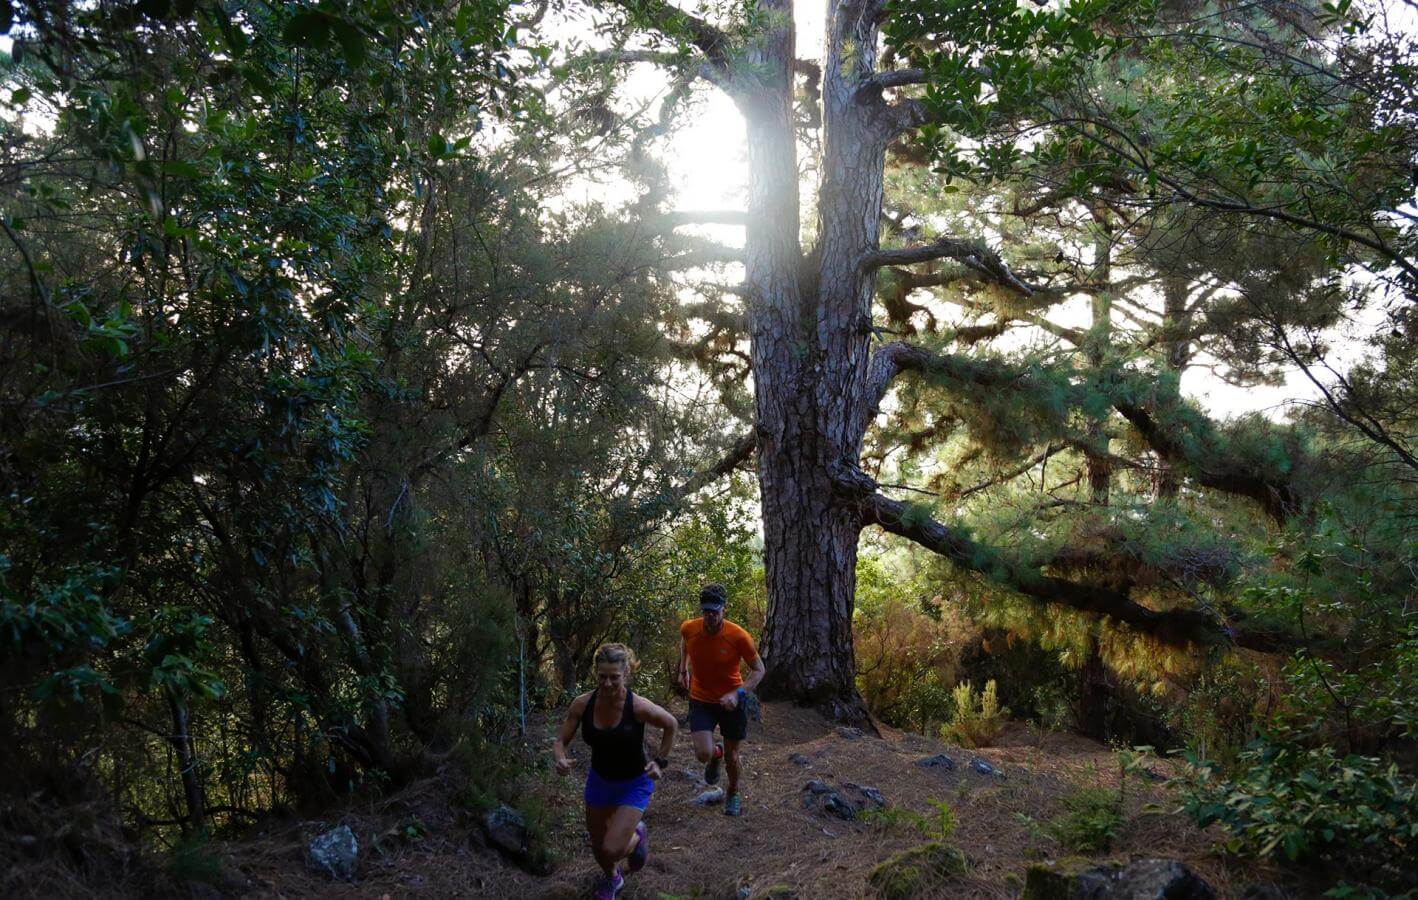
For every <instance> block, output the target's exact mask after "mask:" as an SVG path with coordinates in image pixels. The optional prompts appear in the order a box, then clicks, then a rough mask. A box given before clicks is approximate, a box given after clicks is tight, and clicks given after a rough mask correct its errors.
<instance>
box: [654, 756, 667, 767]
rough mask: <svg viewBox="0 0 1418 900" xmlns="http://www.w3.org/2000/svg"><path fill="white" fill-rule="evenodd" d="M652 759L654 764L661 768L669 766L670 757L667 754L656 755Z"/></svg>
mask: <svg viewBox="0 0 1418 900" xmlns="http://www.w3.org/2000/svg"><path fill="white" fill-rule="evenodd" d="M653 759H654V760H655V765H657V766H659V767H660V768H661V769H668V768H669V767H670V758H669V757H668V756H656V757H653Z"/></svg>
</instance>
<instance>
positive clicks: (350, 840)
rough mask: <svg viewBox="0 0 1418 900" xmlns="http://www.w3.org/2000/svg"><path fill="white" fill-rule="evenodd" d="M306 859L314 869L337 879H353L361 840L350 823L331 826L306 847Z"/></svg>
mask: <svg viewBox="0 0 1418 900" xmlns="http://www.w3.org/2000/svg"><path fill="white" fill-rule="evenodd" d="M305 861H306V862H307V863H309V864H310V867H311V868H312V869H315V870H316V871H317V872H324V873H325V874H327V875H329V876H330V877H331V878H333V879H335V880H336V881H353V880H354V873H355V864H356V863H357V862H359V841H357V840H355V835H354V832H353V831H351V830H350V826H348V825H341V826H340V827H338V828H331V829H330V830H329V831H326V832H324V833H322V834H321V835H319V836H318V837H316V838H315V840H313V841H311V842H310V845H309V846H308V847H306V848H305Z"/></svg>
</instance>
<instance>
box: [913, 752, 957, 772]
mask: <svg viewBox="0 0 1418 900" xmlns="http://www.w3.org/2000/svg"><path fill="white" fill-rule="evenodd" d="M916 765H918V766H924V767H925V768H927V769H945V770H946V771H952V770H954V769H955V760H953V759H951V758H950V757H948V756H946V755H945V754H944V753H937V754H936V755H935V756H925V757H922V758H920V759H918V760H916Z"/></svg>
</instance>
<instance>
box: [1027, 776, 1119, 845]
mask: <svg viewBox="0 0 1418 900" xmlns="http://www.w3.org/2000/svg"><path fill="white" fill-rule="evenodd" d="M1062 802H1063V807H1064V811H1063V812H1062V813H1060V814H1059V815H1057V816H1055V817H1054V818H1053V819H1050V820H1049V822H1048V823H1047V824H1046V825H1045V826H1044V833H1045V834H1047V835H1049V837H1051V838H1053V839H1054V840H1056V841H1058V842H1059V843H1060V844H1063V845H1064V846H1065V847H1067V848H1068V849H1070V850H1073V851H1075V852H1078V853H1096V852H1098V851H1101V850H1107V849H1108V848H1109V847H1110V846H1112V844H1113V841H1114V840H1115V839H1116V838H1117V836H1118V832H1119V831H1121V830H1122V827H1123V821H1124V820H1123V811H1122V803H1121V795H1120V794H1119V793H1115V792H1113V791H1110V790H1108V789H1107V788H1104V787H1085V788H1080V789H1079V790H1077V791H1075V792H1074V793H1072V794H1069V795H1068V796H1066V797H1064V798H1063V801H1062Z"/></svg>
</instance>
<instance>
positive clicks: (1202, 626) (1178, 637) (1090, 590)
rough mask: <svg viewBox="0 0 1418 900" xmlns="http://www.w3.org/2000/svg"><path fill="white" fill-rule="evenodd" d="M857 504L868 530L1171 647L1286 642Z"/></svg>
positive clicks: (863, 499)
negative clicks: (1058, 573) (1047, 570)
mask: <svg viewBox="0 0 1418 900" xmlns="http://www.w3.org/2000/svg"><path fill="white" fill-rule="evenodd" d="M846 490H847V492H848V493H849V494H851V493H853V492H854V491H856V487H855V485H851V486H848V487H847V489H846ZM854 500H855V502H856V503H857V504H858V507H859V509H860V510H861V515H862V524H863V525H876V526H877V527H879V528H881V529H882V530H883V531H889V532H891V533H892V534H895V535H899V536H901V537H904V538H906V539H907V540H910V541H914V542H915V543H917V544H920V545H921V546H922V547H925V548H926V549H928V550H930V551H932V552H934V553H938V554H940V555H941V556H944V557H945V558H947V559H949V560H950V561H951V562H953V563H954V564H955V565H956V566H958V567H960V568H962V569H965V570H966V571H969V572H976V573H978V574H980V575H982V576H984V577H985V578H986V579H988V580H989V581H991V582H993V583H995V584H997V585H1000V586H1001V587H1004V588H1006V589H1008V590H1010V591H1013V592H1015V593H1018V594H1022V595H1024V596H1026V597H1031V598H1033V599H1035V600H1039V601H1043V602H1045V603H1057V604H1059V605H1062V606H1067V607H1069V608H1070V609H1076V610H1079V611H1080V612H1086V613H1092V614H1094V615H1101V616H1108V617H1109V618H1111V619H1114V620H1116V621H1119V622H1123V623H1126V624H1127V625H1130V626H1132V627H1133V628H1135V629H1137V630H1138V631H1141V632H1144V633H1145V634H1148V635H1151V636H1152V637H1154V638H1156V639H1157V640H1159V641H1162V642H1163V643H1166V644H1170V645H1172V646H1179V647H1185V646H1188V645H1192V644H1207V643H1215V642H1217V641H1228V642H1232V643H1235V644H1236V645H1238V646H1242V647H1249V648H1252V649H1266V650H1269V649H1274V648H1275V647H1276V645H1277V644H1278V643H1283V642H1284V639H1285V638H1284V636H1283V635H1277V634H1274V633H1269V632H1253V631H1249V630H1240V629H1238V628H1235V627H1232V626H1230V625H1228V624H1227V623H1225V622H1223V621H1222V620H1221V619H1220V618H1219V617H1218V616H1217V615H1216V614H1214V613H1212V612H1211V611H1208V610H1202V609H1172V610H1166V611H1158V610H1155V609H1150V608H1148V607H1146V606H1143V605H1142V604H1140V603H1138V602H1137V601H1135V600H1133V599H1132V598H1131V597H1129V596H1128V595H1127V594H1126V593H1124V592H1121V591H1117V590H1113V589H1110V588H1105V587H1097V586H1093V585H1087V584H1080V583H1078V582H1074V581H1068V580H1065V579H1062V578H1055V577H1054V576H1052V575H1045V574H1043V573H1042V572H1040V571H1039V570H1038V569H1037V568H1034V567H1031V566H1028V565H1024V564H1021V563H1019V562H1016V561H1014V560H1010V559H1008V558H1006V557H1005V556H1004V555H1003V554H1001V553H1000V552H999V551H998V550H996V549H995V548H992V547H988V546H986V545H984V544H980V543H978V542H976V541H974V540H971V538H970V537H969V535H968V534H966V533H965V532H964V531H963V530H958V529H953V528H950V527H948V526H946V525H943V524H941V523H940V522H937V521H935V520H934V519H932V518H930V517H929V516H924V515H921V514H920V513H919V512H918V511H917V510H915V509H913V508H912V507H910V506H908V505H907V504H905V503H902V502H900V501H898V500H892V499H890V498H889V497H883V496H882V495H881V494H877V493H870V494H866V495H864V496H862V495H859V494H858V495H857V496H855V497H854Z"/></svg>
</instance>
